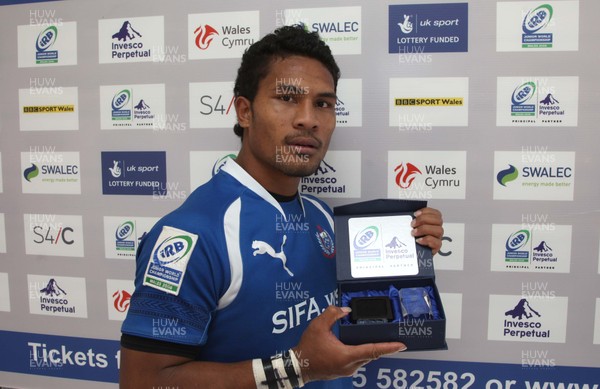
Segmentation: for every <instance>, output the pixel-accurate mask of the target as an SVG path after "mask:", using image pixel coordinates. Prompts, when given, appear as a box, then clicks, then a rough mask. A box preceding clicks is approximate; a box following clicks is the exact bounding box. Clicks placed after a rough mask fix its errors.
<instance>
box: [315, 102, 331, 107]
mask: <svg viewBox="0 0 600 389" xmlns="http://www.w3.org/2000/svg"><path fill="white" fill-rule="evenodd" d="M334 105H335V104H331V103H330V102H328V101H319V102H317V107H319V108H331V107H333V106H334Z"/></svg>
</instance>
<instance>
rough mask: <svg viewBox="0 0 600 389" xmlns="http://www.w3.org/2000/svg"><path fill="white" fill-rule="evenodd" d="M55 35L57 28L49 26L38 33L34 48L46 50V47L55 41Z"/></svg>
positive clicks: (56, 34) (39, 50)
mask: <svg viewBox="0 0 600 389" xmlns="http://www.w3.org/2000/svg"><path fill="white" fill-rule="evenodd" d="M57 36H58V29H57V28H56V27H55V26H49V27H48V28H46V29H45V30H44V31H42V32H40V34H39V35H38V37H37V41H36V42H35V48H36V50H37V51H38V52H41V51H46V50H48V48H50V47H51V46H52V45H53V44H54V42H56V37H57Z"/></svg>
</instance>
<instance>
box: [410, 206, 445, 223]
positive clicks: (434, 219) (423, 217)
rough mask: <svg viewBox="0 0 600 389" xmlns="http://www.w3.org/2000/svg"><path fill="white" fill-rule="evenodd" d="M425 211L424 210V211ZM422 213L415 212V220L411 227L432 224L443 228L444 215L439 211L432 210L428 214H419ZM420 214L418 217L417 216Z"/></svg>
mask: <svg viewBox="0 0 600 389" xmlns="http://www.w3.org/2000/svg"><path fill="white" fill-rule="evenodd" d="M422 211H423V210H422ZM419 212H421V211H417V212H415V218H414V219H413V221H412V223H411V225H412V226H413V227H417V226H420V225H424V224H432V225H438V226H441V225H443V224H444V220H443V219H442V214H441V213H439V211H437V210H433V209H432V210H431V211H428V212H422V213H419ZM417 214H418V216H417Z"/></svg>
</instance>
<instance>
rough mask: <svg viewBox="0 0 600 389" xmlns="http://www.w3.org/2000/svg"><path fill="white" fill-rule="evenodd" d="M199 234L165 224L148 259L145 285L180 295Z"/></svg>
mask: <svg viewBox="0 0 600 389" xmlns="http://www.w3.org/2000/svg"><path fill="white" fill-rule="evenodd" d="M197 239H198V235H195V234H191V233H189V232H187V231H183V230H180V229H177V228H173V227H168V226H165V227H163V229H162V232H161V233H160V236H159V237H158V239H157V241H156V244H155V245H154V249H153V250H152V254H150V258H149V261H148V267H147V268H146V274H145V275H144V285H146V286H150V287H152V288H155V289H158V290H162V291H163V292H166V293H169V294H174V295H178V294H179V290H180V288H181V284H182V282H183V277H184V276H185V271H186V269H187V264H188V261H189V259H190V256H191V254H192V251H193V250H194V246H195V245H196V240H197Z"/></svg>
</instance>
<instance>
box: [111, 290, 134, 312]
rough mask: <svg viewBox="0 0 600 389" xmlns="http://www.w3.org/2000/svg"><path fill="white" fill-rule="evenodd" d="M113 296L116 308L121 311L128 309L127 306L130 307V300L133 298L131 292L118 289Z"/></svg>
mask: <svg viewBox="0 0 600 389" xmlns="http://www.w3.org/2000/svg"><path fill="white" fill-rule="evenodd" d="M112 296H113V304H114V306H115V309H116V310H117V311H119V312H121V313H122V312H125V311H127V308H129V300H131V294H129V292H127V291H126V290H117V291H116V292H115V293H113V295H112Z"/></svg>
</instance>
